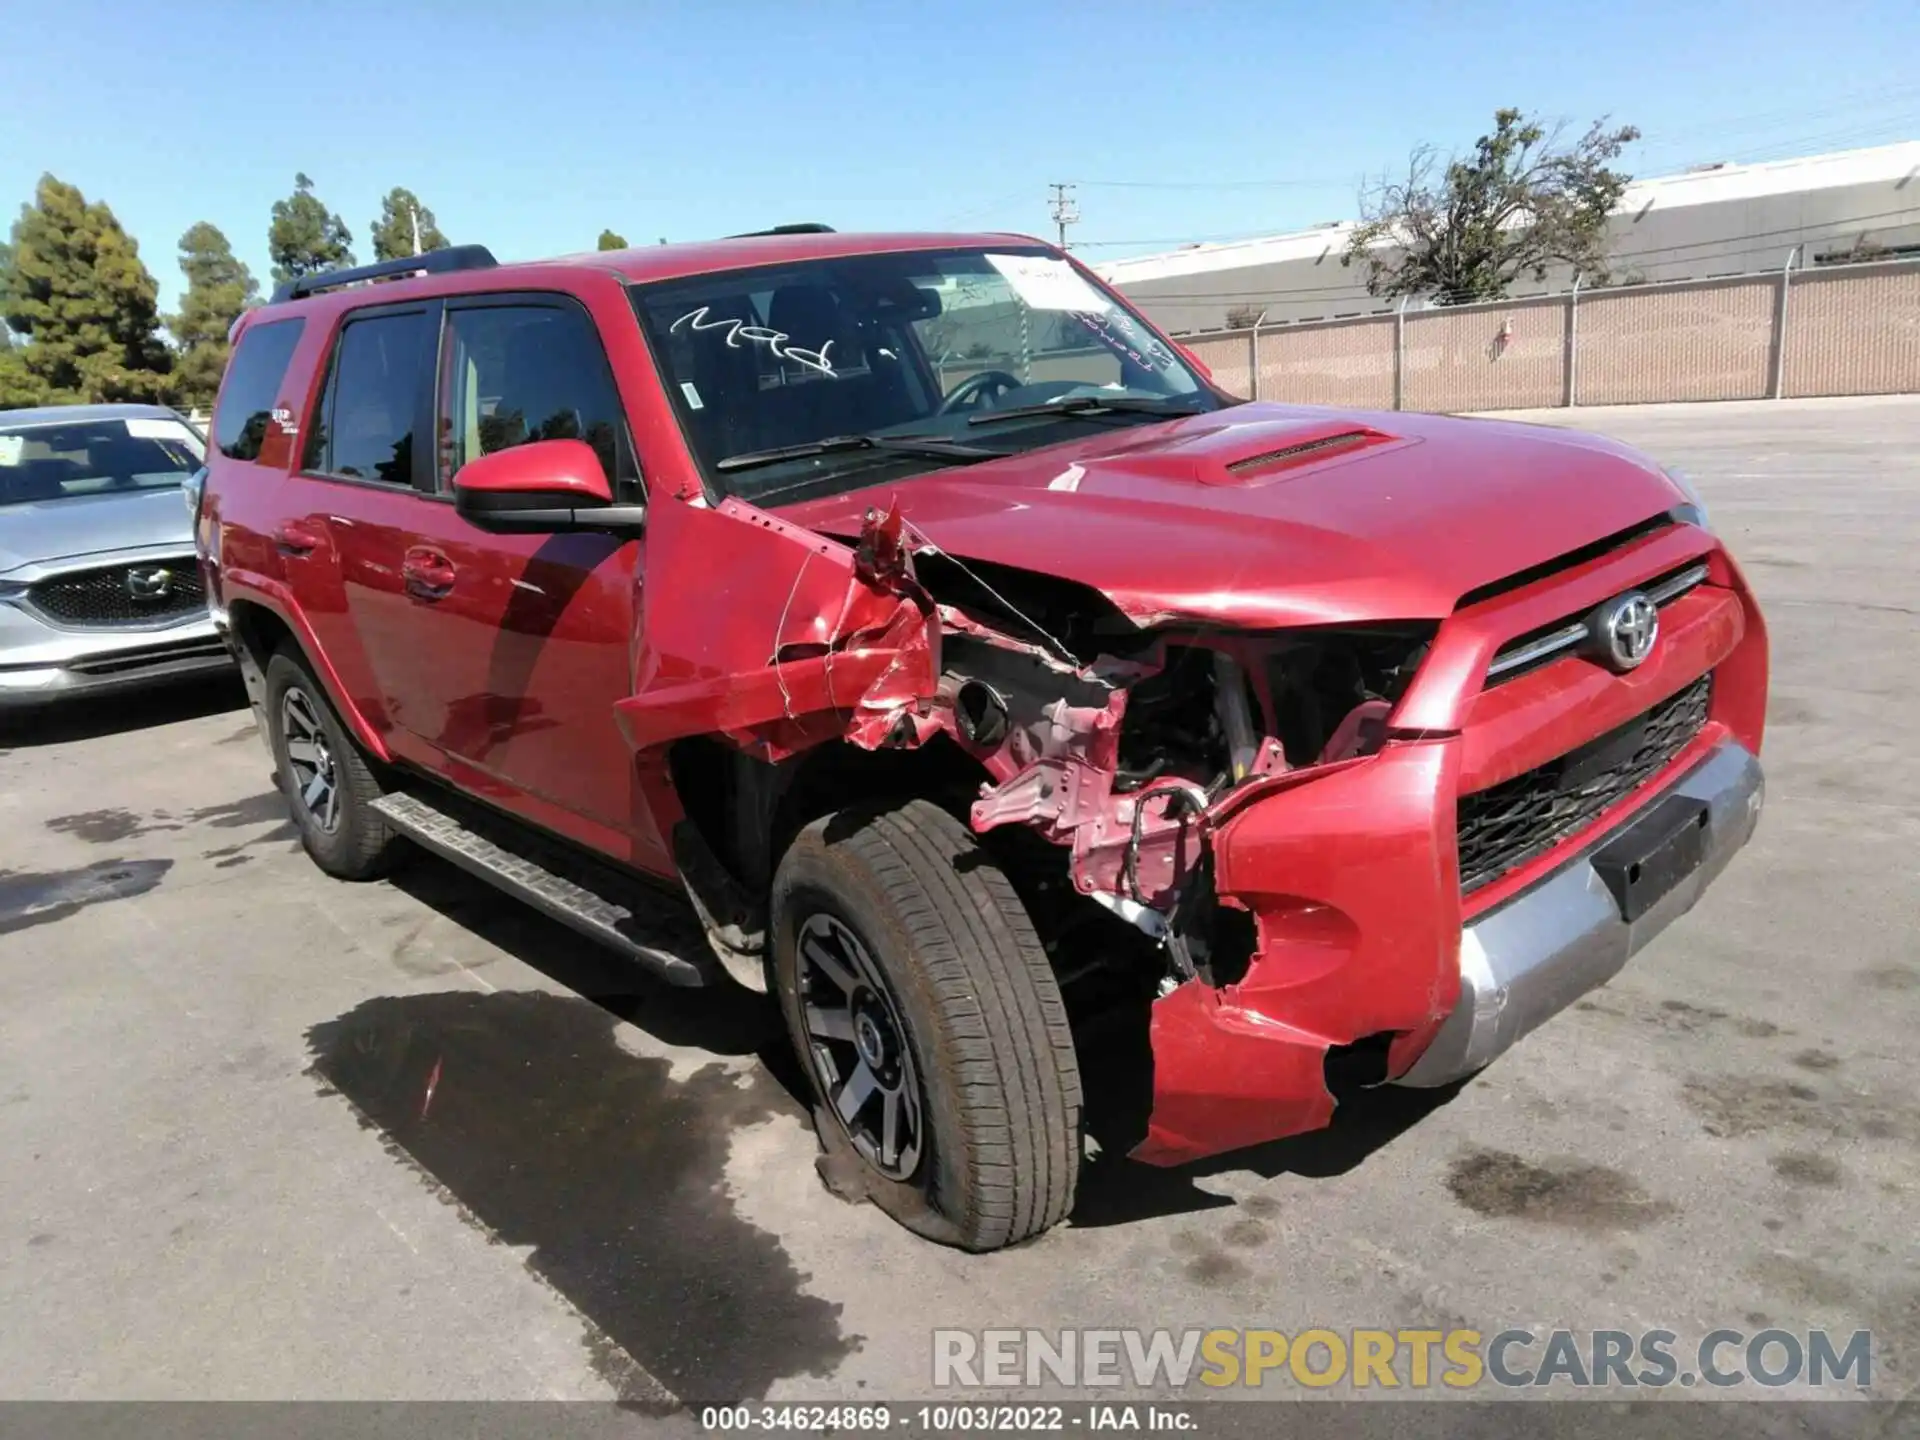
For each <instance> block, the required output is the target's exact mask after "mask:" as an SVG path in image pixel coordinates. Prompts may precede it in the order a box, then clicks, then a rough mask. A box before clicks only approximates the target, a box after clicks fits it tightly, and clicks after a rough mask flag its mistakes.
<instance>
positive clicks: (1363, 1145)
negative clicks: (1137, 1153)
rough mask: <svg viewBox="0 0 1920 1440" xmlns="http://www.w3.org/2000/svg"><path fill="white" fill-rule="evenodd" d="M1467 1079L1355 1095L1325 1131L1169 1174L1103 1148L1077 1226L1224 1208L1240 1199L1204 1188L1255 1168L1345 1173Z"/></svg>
mask: <svg viewBox="0 0 1920 1440" xmlns="http://www.w3.org/2000/svg"><path fill="white" fill-rule="evenodd" d="M1466 1084H1467V1081H1465V1080H1461V1081H1456V1082H1455V1083H1454V1084H1452V1085H1447V1086H1443V1087H1440V1088H1438V1089H1432V1090H1413V1089H1405V1088H1402V1087H1400V1086H1397V1085H1380V1086H1376V1087H1373V1088H1371V1089H1356V1090H1352V1091H1350V1092H1348V1093H1346V1094H1345V1095H1343V1096H1342V1097H1341V1099H1340V1103H1339V1105H1338V1107H1337V1108H1336V1109H1335V1110H1334V1113H1333V1122H1332V1124H1330V1125H1328V1126H1327V1128H1326V1129H1324V1130H1315V1131H1310V1132H1309V1133H1307V1134H1305V1135H1294V1136H1290V1137H1288V1138H1287V1139H1285V1140H1274V1141H1271V1142H1269V1143H1268V1144H1265V1145H1255V1146H1251V1147H1249V1148H1248V1149H1245V1150H1234V1151H1231V1152H1229V1153H1227V1154H1225V1155H1216V1156H1213V1157H1212V1158H1210V1159H1206V1160H1199V1161H1195V1162H1193V1163H1192V1164H1188V1165H1181V1166H1176V1167H1173V1168H1171V1169H1163V1168H1161V1167H1159V1166H1154V1165H1143V1164H1140V1163H1139V1162H1138V1161H1134V1160H1129V1159H1127V1158H1126V1156H1125V1155H1124V1154H1122V1153H1120V1152H1117V1151H1102V1152H1101V1153H1098V1154H1096V1155H1094V1156H1093V1157H1092V1158H1091V1159H1089V1160H1088V1161H1087V1163H1086V1165H1085V1166H1083V1167H1082V1169H1081V1172H1080V1188H1079V1193H1078V1196H1077V1198H1076V1201H1075V1204H1074V1209H1073V1215H1072V1219H1071V1223H1072V1224H1074V1225H1076V1226H1085V1227H1088V1228H1099V1227H1103V1226H1107V1225H1128V1224H1132V1223H1134V1222H1135V1221H1140V1220H1151V1219H1155V1218H1158V1217H1162V1216H1168V1215H1185V1214H1191V1213H1194V1212H1197V1211H1202V1210H1217V1209H1221V1208H1224V1207H1227V1206H1232V1205H1234V1204H1236V1203H1237V1202H1236V1201H1234V1200H1233V1199H1232V1198H1231V1197H1229V1196H1225V1195H1218V1194H1215V1193H1214V1192H1213V1191H1211V1190H1206V1189H1202V1188H1201V1186H1200V1184H1199V1183H1198V1182H1199V1181H1201V1180H1204V1179H1206V1178H1208V1177H1210V1176H1214V1175H1220V1174H1224V1173H1226V1172H1229V1171H1251V1172H1252V1173H1253V1174H1255V1175H1257V1176H1259V1177H1260V1178H1261V1179H1262V1180H1272V1179H1275V1178H1276V1177H1278V1176H1281V1175H1298V1176H1301V1177H1303V1178H1305V1179H1310V1180H1324V1179H1330V1178H1332V1177H1334V1176H1336V1175H1345V1174H1347V1173H1348V1172H1349V1171H1351V1170H1354V1169H1356V1168H1357V1167H1358V1166H1360V1165H1361V1164H1363V1163H1364V1162H1365V1161H1366V1160H1367V1159H1368V1158H1369V1157H1370V1156H1372V1155H1373V1154H1374V1153H1375V1152H1376V1151H1378V1150H1381V1149H1383V1148H1385V1147H1386V1146H1387V1145H1389V1144H1391V1143H1392V1142H1393V1141H1395V1140H1397V1139H1399V1138H1400V1136H1402V1135H1404V1134H1405V1133H1406V1132H1407V1131H1408V1130H1411V1129H1412V1128H1413V1127H1414V1126H1415V1125H1418V1124H1419V1123H1420V1122H1421V1121H1422V1120H1424V1119H1426V1118H1427V1116H1429V1115H1431V1114H1432V1113H1433V1112H1434V1111H1436V1110H1438V1109H1439V1108H1440V1107H1442V1106H1443V1105H1446V1104H1447V1103H1448V1102H1450V1101H1451V1100H1452V1099H1453V1098H1454V1097H1455V1096H1456V1095H1458V1094H1459V1093H1460V1092H1461V1090H1462V1089H1464V1088H1465V1086H1466Z"/></svg>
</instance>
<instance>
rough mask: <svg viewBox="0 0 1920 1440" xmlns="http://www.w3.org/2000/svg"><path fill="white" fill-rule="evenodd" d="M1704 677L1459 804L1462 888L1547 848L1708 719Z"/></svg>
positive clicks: (1708, 683)
mask: <svg viewBox="0 0 1920 1440" xmlns="http://www.w3.org/2000/svg"><path fill="white" fill-rule="evenodd" d="M1711 687H1712V679H1711V677H1710V676H1706V675H1702V676H1701V677H1700V678H1699V679H1698V680H1695V681H1694V682H1693V683H1692V684H1691V685H1689V686H1687V688H1686V689H1684V690H1682V691H1680V693H1679V694H1677V695H1672V696H1669V697H1668V698H1667V699H1665V700H1662V701H1661V702H1660V703H1659V704H1658V705H1655V706H1654V707H1653V708H1652V709H1651V710H1648V711H1647V712H1645V713H1644V714H1642V715H1639V716H1636V717H1635V718H1634V719H1632V720H1629V721H1628V722H1627V723H1626V724H1625V725H1622V726H1621V727H1620V728H1619V729H1617V730H1614V731H1611V732H1609V733H1608V734H1606V735H1602V736H1601V737H1600V738H1599V739H1597V740H1593V741H1590V742H1588V743H1587V744H1585V745H1582V746H1581V747H1580V748H1579V749H1578V750H1574V751H1572V752H1571V753H1569V754H1566V755H1562V756H1561V757H1560V758H1559V759H1557V760H1551V761H1549V762H1547V763H1546V764H1545V765H1542V766H1540V767H1538V768H1537V769H1533V770H1529V771H1527V773H1526V774H1524V775H1516V776H1515V777H1514V778H1513V779H1511V780H1505V781H1502V782H1501V783H1500V784H1498V785H1495V786H1492V787H1491V788H1489V789H1486V790H1481V791H1478V792H1477V793H1475V794H1472V795H1462V796H1461V797H1460V805H1459V842H1460V889H1461V891H1462V892H1463V893H1465V892H1470V891H1473V890H1477V889H1479V888H1480V887H1481V886H1482V885H1486V884H1489V883H1490V882H1492V881H1494V880H1498V879H1499V878H1500V877H1501V876H1502V875H1505V874H1506V873H1507V872H1508V871H1510V870H1512V869H1514V868H1515V867H1516V866H1519V865H1524V864H1525V863H1526V862H1527V861H1529V860H1531V859H1533V858H1534V857H1535V856H1536V855H1541V854H1544V853H1545V852H1546V851H1548V850H1551V849H1552V848H1553V847H1554V846H1555V845H1557V844H1559V843H1560V842H1561V841H1562V840H1564V839H1566V838H1567V837H1568V836H1569V835H1571V834H1573V833H1574V832H1575V831H1576V830H1579V829H1580V828H1581V827H1582V826H1584V825H1586V824H1587V823H1588V822H1589V821H1591V820H1592V819H1593V818H1594V816H1596V815H1598V814H1599V813H1600V812H1601V811H1602V810H1605V809H1606V808H1607V807H1608V806H1609V805H1611V804H1613V802H1614V801H1616V800H1618V799H1620V798H1621V797H1622V796H1623V795H1626V794H1627V793H1629V792H1630V791H1632V790H1634V789H1635V788H1637V787H1638V786H1640V785H1641V784H1643V783H1644V782H1645V781H1646V780H1647V779H1648V778H1649V777H1650V776H1652V775H1653V774H1654V773H1655V772H1656V771H1658V770H1659V769H1660V768H1661V767H1662V766H1664V765H1665V764H1666V763H1667V762H1668V761H1669V760H1671V759H1673V757H1674V756H1675V755H1678V754H1679V753H1680V751H1681V750H1682V749H1684V748H1685V746H1686V744H1687V742H1688V741H1689V740H1691V739H1693V737H1694V736H1695V735H1697V734H1699V733H1700V727H1701V726H1702V725H1704V724H1706V723H1707V699H1708V696H1709V694H1710V692H1711Z"/></svg>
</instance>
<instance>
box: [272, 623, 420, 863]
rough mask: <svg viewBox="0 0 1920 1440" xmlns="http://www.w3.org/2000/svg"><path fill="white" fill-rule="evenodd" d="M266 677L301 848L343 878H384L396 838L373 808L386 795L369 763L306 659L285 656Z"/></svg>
mask: <svg viewBox="0 0 1920 1440" xmlns="http://www.w3.org/2000/svg"><path fill="white" fill-rule="evenodd" d="M266 679H267V704H266V712H267V739H268V743H269V744H271V746H272V747H273V759H274V766H275V769H276V771H277V773H278V775H279V780H280V790H281V793H283V794H284V795H285V796H286V797H287V804H288V806H289V807H290V808H291V809H292V811H293V822H294V824H295V825H296V826H298V827H299V830H300V843H301V844H302V845H303V846H305V847H306V852H307V854H308V855H310V856H312V857H313V863H314V864H316V865H318V866H319V867H320V868H321V869H322V870H324V871H326V872H327V874H329V875H333V876H337V877H338V878H340V879H342V880H370V879H372V878H373V877H375V876H376V875H379V874H381V873H382V872H383V871H384V870H385V868H386V864H387V861H388V858H389V856H390V854H391V852H392V848H393V832H392V831H391V830H389V829H388V828H387V823H386V821H385V820H383V819H381V817H380V816H379V814H378V813H377V812H375V810H374V809H373V802H374V801H375V800H378V799H379V798H380V795H381V793H382V790H381V785H380V782H379V780H378V778H376V777H375V775H374V773H373V771H372V768H371V767H370V766H369V765H368V764H367V761H366V757H365V756H363V755H362V754H361V753H360V750H359V748H358V747H357V746H356V745H355V744H354V743H353V739H352V737H351V736H349V735H348V734H347V731H346V727H345V726H344V725H342V724H341V723H340V718H339V716H337V715H335V714H334V713H333V706H332V705H331V704H330V703H329V702H328V700H327V695H326V692H325V691H324V690H322V689H321V688H320V684H319V682H318V681H316V680H315V679H314V678H313V674H312V672H311V671H310V670H308V668H307V666H306V663H305V662H304V661H303V660H300V659H298V658H296V657H294V656H293V655H290V654H288V653H287V652H286V651H284V650H283V651H281V652H279V653H278V654H276V655H275V656H274V657H273V658H272V659H271V660H269V661H268V662H267V672H266Z"/></svg>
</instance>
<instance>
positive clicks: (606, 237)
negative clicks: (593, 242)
mask: <svg viewBox="0 0 1920 1440" xmlns="http://www.w3.org/2000/svg"><path fill="white" fill-rule="evenodd" d="M598 248H600V249H602V250H625V249H626V248H627V237H626V236H624V235H621V234H618V233H616V232H615V231H612V230H602V231H601V232H600V244H599V247H598Z"/></svg>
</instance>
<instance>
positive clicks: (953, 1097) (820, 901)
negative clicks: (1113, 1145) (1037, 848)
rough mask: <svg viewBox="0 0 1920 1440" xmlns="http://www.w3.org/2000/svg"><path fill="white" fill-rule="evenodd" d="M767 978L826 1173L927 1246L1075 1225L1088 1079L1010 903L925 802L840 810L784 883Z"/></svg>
mask: <svg viewBox="0 0 1920 1440" xmlns="http://www.w3.org/2000/svg"><path fill="white" fill-rule="evenodd" d="M771 909H772V916H771V918H772V936H771V939H772V944H773V979H774V984H775V988H776V989H777V990H778V992H779V999H780V1008H781V1013H782V1014H783V1015H784V1017H785V1019H786V1023H787V1030H788V1034H789V1035H790V1037H791V1038H792V1041H793V1044H794V1048H795V1050H797V1051H798V1052H799V1055H800V1058H801V1060H802V1062H803V1063H804V1065H805V1067H806V1070H807V1074H808V1077H809V1079H810V1080H811V1081H812V1084H813V1089H814V1094H815V1099H816V1104H815V1112H814V1113H815V1123H816V1125H817V1126H818V1127H819V1130H820V1136H821V1140H822V1142H823V1144H825V1146H826V1148H827V1150H828V1152H829V1155H830V1157H832V1156H836V1155H838V1156H849V1157H851V1161H852V1163H853V1164H855V1165H857V1166H858V1167H859V1169H860V1171H861V1172H862V1180H863V1182H864V1183H862V1184H861V1186H860V1189H861V1190H862V1191H863V1193H864V1194H865V1195H866V1196H867V1197H868V1198H871V1199H872V1200H873V1201H874V1202H875V1203H876V1204H878V1205H879V1206H880V1208H881V1209H883V1210H884V1211H886V1212H887V1213H888V1214H889V1215H891V1216H892V1217H893V1218H894V1219H895V1220H897V1221H899V1222H900V1223H901V1224H903V1225H905V1226H906V1227H907V1228H909V1229H911V1230H913V1231H914V1232H916V1233H917V1234H920V1235H924V1236H926V1237H927V1238H929V1239H932V1240H937V1241H939V1242H941V1243H943V1244H948V1245H956V1246H959V1247H961V1248H963V1249H967V1250H996V1249H999V1248H1001V1247H1002V1246H1005V1245H1011V1244H1014V1243H1016V1242H1018V1241H1021V1240H1025V1239H1027V1238H1029V1237H1031V1236H1034V1235H1037V1234H1039V1233H1040V1232H1041V1231H1043V1230H1046V1229H1048V1228H1049V1227H1051V1226H1053V1225H1055V1224H1057V1223H1058V1222H1059V1221H1060V1220H1062V1219H1064V1218H1065V1217H1066V1214H1067V1212H1068V1210H1069V1209H1071V1207H1072V1204H1073V1190H1074V1182H1075V1179H1076V1177H1077V1174H1078V1170H1079V1163H1080V1099H1081V1096H1080V1072H1079V1066H1078V1064H1077V1063H1076V1060H1075V1057H1074V1050H1073V1038H1072V1035H1071V1033H1070V1031H1069V1030H1068V1027H1067V1016H1066V1007H1065V1005H1064V1003H1063V1002H1062V1000H1061V998H1060V989H1059V986H1058V985H1057V984H1056V982H1055V980H1054V976H1053V971H1052V968H1051V966H1050V965H1049V964H1048V962H1047V956H1046V952H1045V951H1044V950H1043V949H1041V946H1040V941H1039V938H1038V937H1037V936H1036V935H1035V933H1034V929H1033V923H1032V921H1031V920H1030V919H1029V918H1028V917H1027V914H1026V911H1025V909H1024V908H1023V907H1022V906H1021V904H1020V901H1019V898H1018V897H1017V896H1016V895H1015V894H1014V892H1013V887H1012V885H1010V884H1009V883H1008V881H1007V877H1006V876H1005V874H1003V873H1002V872H1001V870H1000V869H999V867H998V866H996V865H995V864H994V863H993V862H992V860H991V859H990V858H989V857H988V856H987V854H986V853H985V852H984V851H983V850H982V849H980V847H979V846H978V845H977V844H976V843H975V841H974V838H973V836H972V835H971V834H969V833H968V831H967V830H966V828H965V827H964V826H963V825H961V824H960V822H959V821H957V820H955V819H954V818H953V817H952V816H950V815H948V814H947V813H946V812H945V811H943V810H941V809H939V808H938V807H937V806H934V805H932V804H930V803H928V802H926V801H921V800H916V801H910V802H908V803H906V804H902V805H895V806H887V807H872V808H865V809H858V810H845V811H841V812H840V813H838V814H836V815H832V816H828V817H826V818H824V819H821V820H816V821H814V822H813V823H812V824H811V825H808V826H807V827H806V828H805V829H803V830H802V831H801V832H800V834H799V835H798V837H796V838H795V840H794V842H793V845H792V846H791V847H790V848H789V849H788V851H787V853H786V856H785V857H784V858H783V859H782V861H781V863H780V867H779V871H778V873H777V874H776V875H775V877H774V883H773V897H772V907H771Z"/></svg>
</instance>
